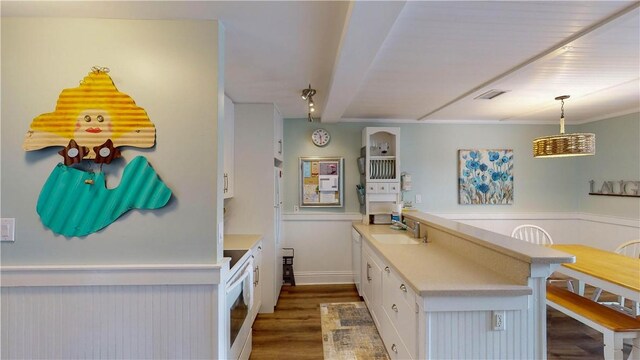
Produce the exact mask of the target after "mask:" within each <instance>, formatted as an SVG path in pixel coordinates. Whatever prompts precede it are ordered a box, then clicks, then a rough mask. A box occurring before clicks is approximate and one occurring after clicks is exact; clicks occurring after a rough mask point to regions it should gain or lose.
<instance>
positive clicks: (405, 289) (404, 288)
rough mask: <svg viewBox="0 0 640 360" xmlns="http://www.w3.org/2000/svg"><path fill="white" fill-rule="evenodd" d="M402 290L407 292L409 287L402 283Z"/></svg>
mask: <svg viewBox="0 0 640 360" xmlns="http://www.w3.org/2000/svg"><path fill="white" fill-rule="evenodd" d="M400 290H402V291H404V292H407V287H406V286H405V285H404V284H401V285H400Z"/></svg>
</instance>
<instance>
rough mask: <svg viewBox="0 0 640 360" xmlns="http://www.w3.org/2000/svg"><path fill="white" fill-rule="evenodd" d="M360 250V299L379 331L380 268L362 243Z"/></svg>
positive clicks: (375, 258) (373, 255)
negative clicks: (361, 298) (362, 299)
mask: <svg viewBox="0 0 640 360" xmlns="http://www.w3.org/2000/svg"><path fill="white" fill-rule="evenodd" d="M363 245H364V246H363V248H362V297H363V298H364V301H365V303H366V304H367V307H368V308H369V312H370V313H371V317H372V318H373V321H374V322H375V324H376V326H377V327H378V329H380V321H379V318H380V315H381V310H382V307H381V306H382V268H381V267H380V265H379V264H380V261H379V260H378V259H377V257H376V256H375V254H374V253H373V252H372V251H371V249H370V248H369V247H368V246H366V244H365V243H363Z"/></svg>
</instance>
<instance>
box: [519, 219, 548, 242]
mask: <svg viewBox="0 0 640 360" xmlns="http://www.w3.org/2000/svg"><path fill="white" fill-rule="evenodd" d="M511 237H514V238H516V239H519V240H524V241H526V242H530V243H532V244H536V245H553V239H551V235H549V233H548V232H546V230H545V229H543V228H541V227H540V226H536V225H528V224H526V225H520V226H517V227H516V228H515V229H513V231H512V232H511Z"/></svg>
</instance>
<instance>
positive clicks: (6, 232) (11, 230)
mask: <svg viewBox="0 0 640 360" xmlns="http://www.w3.org/2000/svg"><path fill="white" fill-rule="evenodd" d="M15 233H16V219H14V218H4V219H0V241H15Z"/></svg>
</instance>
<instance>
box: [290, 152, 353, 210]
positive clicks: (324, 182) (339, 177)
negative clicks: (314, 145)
mask: <svg viewBox="0 0 640 360" xmlns="http://www.w3.org/2000/svg"><path fill="white" fill-rule="evenodd" d="M343 199H344V158H341V157H301V158H300V207H343V206H344V201H343Z"/></svg>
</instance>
